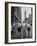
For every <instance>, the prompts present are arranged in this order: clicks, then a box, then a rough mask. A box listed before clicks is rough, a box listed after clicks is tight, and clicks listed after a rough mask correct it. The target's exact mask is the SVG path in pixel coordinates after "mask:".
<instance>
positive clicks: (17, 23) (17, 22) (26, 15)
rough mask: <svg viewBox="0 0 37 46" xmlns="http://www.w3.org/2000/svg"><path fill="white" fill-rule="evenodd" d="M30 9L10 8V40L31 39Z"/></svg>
mask: <svg viewBox="0 0 37 46" xmlns="http://www.w3.org/2000/svg"><path fill="white" fill-rule="evenodd" d="M32 10H33V9H32V8H29V7H11V39H23V38H32V17H33V16H32Z"/></svg>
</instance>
